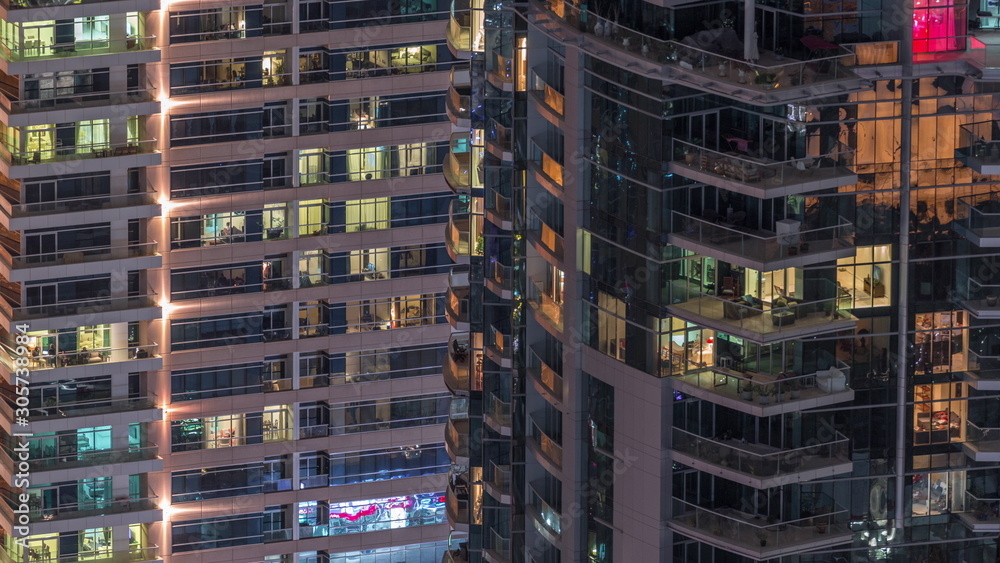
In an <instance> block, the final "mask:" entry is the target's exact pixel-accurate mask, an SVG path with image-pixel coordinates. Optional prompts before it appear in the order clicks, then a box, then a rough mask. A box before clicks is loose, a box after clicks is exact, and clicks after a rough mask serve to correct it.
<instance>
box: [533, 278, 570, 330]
mask: <svg viewBox="0 0 1000 563" xmlns="http://www.w3.org/2000/svg"><path fill="white" fill-rule="evenodd" d="M550 293H551V292H550V291H548V290H546V289H545V287H544V286H543V284H541V283H539V282H537V281H535V280H533V279H530V278H529V279H528V287H527V301H528V303H529V304H531V308H532V309H533V310H534V311H535V314H536V315H538V316H539V317H541V318H542V319H544V320H545V321H547V322H548V323H549V324H551V325H552V327H553V328H555V329H556V331H558V332H562V329H563V304H562V302H561V301H560V302H557V301H556V300H555V299H553V298H552V296H551V295H550Z"/></svg>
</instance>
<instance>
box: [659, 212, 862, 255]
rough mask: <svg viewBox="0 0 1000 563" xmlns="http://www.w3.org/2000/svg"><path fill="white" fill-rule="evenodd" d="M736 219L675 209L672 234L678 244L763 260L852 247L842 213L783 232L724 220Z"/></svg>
mask: <svg viewBox="0 0 1000 563" xmlns="http://www.w3.org/2000/svg"><path fill="white" fill-rule="evenodd" d="M739 214H740V212H737V213H734V214H733V217H737V216H738V215H739ZM737 220H738V219H733V218H720V219H719V222H717V223H716V222H712V221H708V220H705V219H701V218H699V217H693V216H691V215H687V214H684V213H680V212H678V211H674V212H673V224H674V235H675V237H676V238H677V239H679V240H678V244H679V245H683V242H684V241H685V240H687V241H691V242H692V243H696V244H698V245H702V246H708V247H711V248H717V249H719V251H721V252H726V253H729V254H733V255H736V256H743V257H745V258H747V259H750V260H754V261H757V262H764V263H767V262H774V261H778V260H784V259H787V258H789V257H793V256H809V255H811V254H818V253H824V252H833V251H837V250H842V249H846V248H853V247H854V225H853V224H852V223H851V222H850V221H848V220H846V219H844V218H843V217H839V218H838V222H837V224H836V225H833V226H830V227H823V228H820V229H811V230H807V231H795V232H791V233H786V234H773V233H768V232H764V231H751V230H750V229H747V228H744V227H740V226H738V225H735V224H731V225H727V224H726V221H730V222H735V221H737Z"/></svg>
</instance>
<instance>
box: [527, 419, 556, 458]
mask: <svg viewBox="0 0 1000 563" xmlns="http://www.w3.org/2000/svg"><path fill="white" fill-rule="evenodd" d="M528 439H529V440H531V442H532V443H534V444H535V446H536V447H537V448H538V450H539V451H540V452H542V455H544V456H545V457H546V458H548V460H549V461H550V462H552V463H553V464H555V466H556V467H562V446H561V445H559V443H558V442H556V441H555V440H553V439H552V438H550V437H549V436H548V434H546V433H545V432H543V431H542V429H541V428H539V427H538V425H537V424H535V421H534V420H533V419H532V418H531V417H530V416H529V417H528Z"/></svg>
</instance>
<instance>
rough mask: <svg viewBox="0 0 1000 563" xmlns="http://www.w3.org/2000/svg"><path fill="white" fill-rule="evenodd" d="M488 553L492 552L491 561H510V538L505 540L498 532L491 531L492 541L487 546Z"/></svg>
mask: <svg viewBox="0 0 1000 563" xmlns="http://www.w3.org/2000/svg"><path fill="white" fill-rule="evenodd" d="M486 551H488V552H491V553H490V559H493V560H499V561H510V560H511V559H510V557H511V553H510V538H505V537H503V536H501V535H500V534H498V533H497V531H496V530H493V529H490V539H489V542H488V543H487V544H486Z"/></svg>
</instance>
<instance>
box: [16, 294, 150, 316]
mask: <svg viewBox="0 0 1000 563" xmlns="http://www.w3.org/2000/svg"><path fill="white" fill-rule="evenodd" d="M159 306H160V305H159V303H158V302H157V300H156V295H155V294H150V295H136V296H131V297H102V298H96V297H95V298H91V299H81V300H78V301H64V302H62V303H53V304H52V305H38V306H33V307H17V308H16V309H14V320H15V321H27V320H32V319H42V318H46V317H60V316H65V315H83V314H96V313H110V312H114V311H128V310H132V309H146V308H151V307H159Z"/></svg>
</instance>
